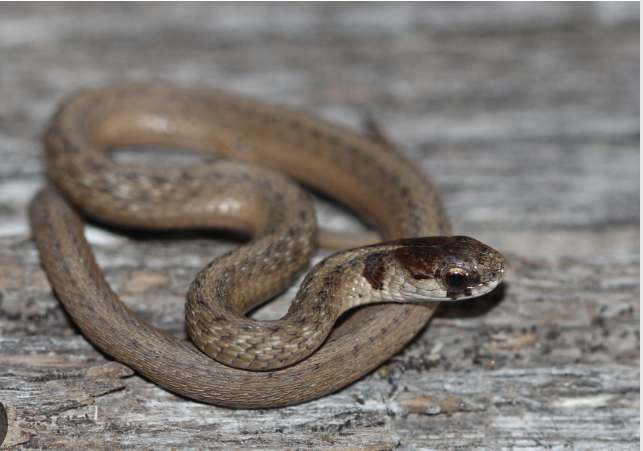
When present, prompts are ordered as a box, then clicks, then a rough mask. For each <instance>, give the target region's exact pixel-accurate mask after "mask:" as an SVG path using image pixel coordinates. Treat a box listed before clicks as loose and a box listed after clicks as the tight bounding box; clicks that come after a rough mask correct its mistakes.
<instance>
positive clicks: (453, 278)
mask: <svg viewBox="0 0 643 451" xmlns="http://www.w3.org/2000/svg"><path fill="white" fill-rule="evenodd" d="M442 280H444V284H445V285H446V286H447V287H448V288H450V289H452V290H460V289H462V288H464V287H466V286H467V283H468V282H469V276H468V274H467V272H466V271H465V270H463V269H462V268H451V269H449V270H448V271H447V272H446V274H445V275H444V278H443V279H442Z"/></svg>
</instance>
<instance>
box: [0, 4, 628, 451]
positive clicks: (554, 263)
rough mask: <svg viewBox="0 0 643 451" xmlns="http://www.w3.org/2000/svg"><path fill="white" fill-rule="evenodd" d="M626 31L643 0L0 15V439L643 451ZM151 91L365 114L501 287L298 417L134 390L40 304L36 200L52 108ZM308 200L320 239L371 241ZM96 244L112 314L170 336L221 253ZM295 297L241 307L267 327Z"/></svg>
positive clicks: (30, 7)
mask: <svg viewBox="0 0 643 451" xmlns="http://www.w3.org/2000/svg"><path fill="white" fill-rule="evenodd" d="M638 17H639V6H638V3H609V4H608V3H592V4H588V3H546V4H539V3H533V4H531V3H520V4H517V3H516V4H512V3H501V4H485V3H474V4H460V3H458V4H443V3H437V4H428V5H427V4H422V3H414V4H407V3H396V4H387V3H380V4H359V5H356V4H355V5H350V4H349V5H342V4H276V5H271V4H231V3H221V4H194V5H179V4H173V3H163V4H154V5H146V4H124V5H119V4H114V5H107V4H91V5H85V4H73V5H71V4H11V3H9V4H2V5H0V59H1V60H2V66H0V95H1V96H2V99H3V101H2V102H0V301H1V304H0V401H1V402H2V403H3V404H4V405H5V407H6V408H7V413H8V415H9V419H10V430H9V435H8V437H7V440H6V442H5V445H4V446H8V447H9V448H10V449H25V448H34V449H45V448H46V449H69V448H83V449H144V448H150V449H172V448H175V449H200V448H204V447H211V448H214V449H297V448H299V449H312V450H321V449H333V450H335V449H337V450H340V449H341V450H345V449H378V450H379V449H393V448H395V449H399V450H418V449H426V450H429V449H430V450H450V449H454V448H457V449H463V450H469V449H470V450H474V449H475V450H480V449H489V450H495V449H515V450H533V449H571V450H592V451H594V450H633V449H638V445H639V440H640V439H639V436H640V433H639V391H640V386H639V353H640V350H639V348H640V327H639V317H640V313H639V302H638V301H639V291H640V289H639V287H640V285H639V284H640V280H639V274H640V269H639V268H640V259H639V232H640V227H639V221H640V210H639V208H638V205H639V202H640V193H639V179H640V172H639V166H640V157H639V151H638V149H639V121H640V111H639V97H638V95H637V93H638V92H639V90H640V86H639V65H638V62H639V51H640V48H639V30H638V25H639V20H638ZM149 79H154V80H164V81H169V82H172V83H179V84H181V83H182V84H198V85H202V86H209V87H214V88H220V89H225V90H229V91H232V92H236V93H239V94H243V95H250V96H254V97H256V98H258V99H260V100H264V101H267V102H273V103H278V104H281V105H284V106H287V107H291V108H298V109H305V110H307V111H310V112H312V113H314V114H317V115H319V116H321V117H323V118H325V119H327V120H331V121H333V122H336V123H340V124H343V125H345V126H348V127H350V128H352V129H355V130H361V129H362V124H363V121H364V118H365V117H366V116H367V115H368V114H371V115H373V116H374V117H376V118H377V120H378V121H379V122H380V124H381V125H382V126H383V127H384V128H385V130H386V131H387V133H388V134H389V135H390V137H391V139H392V140H393V141H395V142H396V143H399V144H400V145H401V146H402V147H403V148H404V150H405V151H406V152H407V154H408V155H409V156H410V157H412V158H414V159H416V160H417V161H418V162H419V164H421V165H422V166H423V167H424V168H425V169H426V170H427V171H428V172H429V173H430V174H431V175H432V176H433V178H434V180H435V181H436V183H437V184H438V185H439V186H440V187H441V189H442V191H443V194H444V198H445V201H446V204H447V208H448V210H449V213H450V215H451V218H452V222H453V224H454V230H455V232H456V233H459V234H467V235H471V236H474V237H476V238H478V239H480V240H481V241H484V242H486V243H488V244H489V245H491V246H492V247H494V248H497V249H498V250H499V251H501V252H502V253H503V254H505V255H506V256H507V257H508V264H509V268H510V271H509V274H508V277H507V280H506V283H505V284H504V286H503V287H502V289H501V290H499V291H498V292H497V293H495V294H494V295H492V296H489V297H487V298H485V299H483V300H482V301H481V302H476V303H474V302H463V303H459V304H454V305H452V306H449V307H448V308H443V309H442V315H441V317H439V318H436V319H434V320H433V321H432V323H431V324H430V326H429V327H428V328H427V329H426V330H425V331H424V332H423V333H422V334H421V335H420V336H419V337H418V338H417V339H416V340H415V341H414V342H413V343H412V345H410V346H409V347H408V348H407V349H406V350H405V351H404V352H403V353H401V354H400V355H398V356H396V357H395V358H394V359H393V360H392V361H390V362H389V363H388V364H387V365H385V366H383V367H381V368H380V369H379V370H378V371H376V372H375V373H373V374H372V375H370V376H368V377H366V378H365V379H363V380H361V381H359V382H357V383H355V384H353V385H351V386H349V387H347V388H346V389H345V390H342V391H341V392H339V393H336V394H334V395H332V396H328V397H326V398H323V399H320V400H317V401H314V402H311V403H307V404H303V405H299V406H293V407H289V408H283V409H271V410H256V411H245V410H232V409H224V408H217V407H213V406H209V405H204V404H199V403H194V402H192V401H189V400H186V399H182V398H180V397H177V396H175V395H173V394H171V393H168V392H166V391H164V390H162V389H160V388H158V387H156V386H155V385H153V384H151V383H150V382H148V381H146V380H144V379H142V378H140V377H138V376H136V375H132V373H131V371H130V370H129V369H127V368H126V367H123V366H122V365H120V364H118V363H116V362H111V361H109V360H108V359H106V358H105V357H104V356H103V355H101V354H100V353H99V352H97V351H96V350H95V349H94V348H93V347H92V346H91V345H90V344H88V343H87V341H85V339H84V338H83V337H82V336H81V335H79V333H78V331H77V329H76V328H75V326H74V325H73V324H71V323H70V321H69V319H68V317H67V316H66V314H65V313H64V311H63V310H62V309H61V307H60V305H59V303H58V301H57V300H56V299H55V297H54V296H53V295H52V293H51V288H50V286H49V284H48V281H47V278H46V276H45V274H44V272H43V270H42V268H41V265H40V259H39V255H38V253H37V250H36V248H35V244H34V242H33V241H32V240H31V238H30V232H29V227H28V223H27V220H26V206H27V203H28V202H29V199H30V198H31V196H32V195H33V194H34V193H35V191H36V190H37V189H38V188H39V187H40V186H42V185H43V184H44V183H45V180H46V176H45V171H44V162H43V157H42V149H41V147H40V143H39V138H40V136H41V134H42V132H43V130H44V127H45V124H46V123H47V120H48V118H49V116H50V115H51V114H52V113H53V111H54V109H55V107H56V106H57V104H58V102H59V101H60V100H61V99H62V98H64V97H66V96H67V95H69V94H70V93H71V92H73V91H74V90H77V89H81V88H87V87H92V86H95V85H98V84H102V83H107V82H114V81H121V80H149ZM118 158H119V159H121V160H127V161H135V162H141V163H142V164H148V163H149V162H150V158H149V154H147V155H146V154H145V152H142V153H133V152H127V151H124V152H121V153H120V154H119V155H118ZM198 158H199V157H196V156H193V155H191V156H190V157H189V158H188V159H191V160H190V161H192V160H194V159H197V160H198ZM164 160H165V161H166V164H177V162H185V161H186V159H185V158H184V157H181V156H178V157H177V156H176V155H172V154H170V155H167V157H166V158H165V159H164ZM168 161H169V163H168ZM155 163H158V161H155ZM318 207H319V211H320V218H321V222H322V223H323V224H325V225H327V226H331V227H335V228H337V229H339V230H360V228H361V227H362V226H361V225H360V224H359V223H357V222H356V221H355V220H354V219H352V218H351V217H350V216H348V215H346V214H345V212H344V211H343V210H342V209H341V208H337V207H335V206H332V205H330V204H327V203H325V202H323V201H320V202H319V204H318ZM87 235H88V237H89V239H90V241H91V242H92V244H93V246H94V250H95V252H96V253H97V258H98V260H99V263H100V264H101V265H102V266H103V267H104V268H105V271H106V273H107V277H108V280H109V281H110V283H112V284H113V286H114V288H115V289H116V290H117V291H118V292H119V293H120V294H121V295H122V296H123V298H124V299H125V301H126V302H128V304H129V305H131V306H132V308H134V309H135V310H136V311H137V313H139V314H141V315H142V316H144V317H145V319H146V320H149V321H152V322H153V323H154V324H157V325H159V326H160V327H162V328H164V329H165V330H168V331H170V332H172V333H175V334H177V335H179V336H184V335H185V330H184V326H183V299H184V295H185V291H186V290H187V286H188V285H189V283H190V281H191V280H192V278H193V277H194V274H196V272H197V271H198V270H199V269H200V268H201V267H202V266H204V265H205V264H207V263H208V262H209V261H210V260H211V259H212V258H213V257H214V256H217V255H221V254H222V253H224V252H226V251H227V250H230V249H232V248H233V247H234V246H235V242H234V240H232V239H231V237H230V236H223V237H222V236H220V235H216V236H213V234H194V235H190V236H188V235H186V234H181V235H175V234H165V235H163V234H151V233H146V232H134V231H119V230H114V229H106V228H102V227H99V226H97V225H95V224H93V225H90V226H88V229H87ZM324 255H326V253H325V252H323V251H320V252H319V253H318V256H317V259H319V258H321V257H322V256H324ZM292 292H293V289H291V290H289V293H286V294H285V295H284V296H282V297H280V298H279V299H278V300H277V301H276V302H275V303H274V304H273V305H272V306H270V307H266V308H264V309H262V310H260V311H258V312H256V313H255V315H256V316H257V317H264V318H265V317H277V316H279V315H280V314H282V313H283V312H284V311H285V309H286V308H287V302H288V299H289V298H290V297H291V296H292Z"/></svg>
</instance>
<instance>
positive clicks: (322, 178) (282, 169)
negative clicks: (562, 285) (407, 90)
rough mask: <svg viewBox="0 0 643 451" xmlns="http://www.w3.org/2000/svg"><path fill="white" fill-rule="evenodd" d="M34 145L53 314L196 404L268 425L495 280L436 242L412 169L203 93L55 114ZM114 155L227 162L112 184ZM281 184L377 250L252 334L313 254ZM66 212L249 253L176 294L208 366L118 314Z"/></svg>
mask: <svg viewBox="0 0 643 451" xmlns="http://www.w3.org/2000/svg"><path fill="white" fill-rule="evenodd" d="M44 142H45V149H46V159H47V164H48V168H49V173H50V176H51V178H52V180H53V182H54V183H55V184H56V185H57V187H48V188H46V189H44V190H43V191H41V192H40V193H39V194H38V195H37V196H36V197H35V198H34V200H33V201H32V204H31V207H30V214H31V219H32V228H33V233H34V236H35V238H36V240H37V242H38V246H39V248H40V251H41V255H42V259H43V262H44V265H45V268H46V270H47V273H48V275H49V277H50V280H51V282H52V285H53V287H54V289H55V291H56V293H57V294H58V297H59V298H60V300H61V301H62V303H63V304H64V306H65V308H66V309H67V311H68V312H69V313H70V315H71V316H72V318H73V319H74V321H75V322H76V324H78V326H79V327H80V329H81V330H82V332H83V333H84V334H85V335H86V336H87V337H88V338H89V340H90V341H92V343H94V344H95V345H96V346H97V347H98V348H100V349H101V350H103V351H104V352H106V353H107V354H109V355H111V356H113V357H114V358H115V359H117V360H118V361H121V362H123V363H125V364H127V365H129V366H130V367H132V368H133V369H135V370H136V371H138V372H140V373H141V374H143V375H145V376H146V377H148V378H150V379H151V380H153V381H154V382H156V383H158V384H159V385H161V386H164V387H166V388H168V389H170V390H172V391H175V392H178V393H180V394H183V395H185V396H188V397H191V398H194V399H198V400H201V401H205V402H210V403H214V404H219V405H226V406H234V407H272V406H283V405H289V404H294V403H298V402H302V401H306V400H309V399H313V398H316V397H319V396H322V395H324V394H327V393H330V392H332V391H335V390H337V389H339V388H341V387H343V386H344V385H346V384H348V383H350V382H352V381H354V380H356V379H357V378H359V377H361V376H363V375H364V374H366V373H367V372H369V371H371V370H372V369H374V368H376V367H377V366H379V365H380V364H381V363H383V362H384V361H386V360H387V359H388V358H390V357H391V356H392V355H393V354H394V353H396V352H398V351H399V350H400V349H401V348H402V347H403V346H404V345H405V344H406V343H407V342H408V341H409V340H410V339H411V338H412V337H413V336H414V335H415V334H416V333H417V332H418V331H419V330H420V329H421V328H422V327H423V326H424V324H425V323H426V322H427V320H428V319H429V318H430V317H431V315H432V314H433V312H434V310H435V308H436V305H437V304H436V303H435V302H430V301H435V300H446V299H461V298H466V297H471V296H476V295H480V294H483V293H485V292H487V291H489V290H491V289H493V287H495V286H496V285H497V284H498V283H499V282H500V280H501V279H502V277H503V274H504V260H503V258H502V256H500V254H498V253H497V252H496V251H494V250H493V249H491V248H489V247H488V246H485V245H483V244H482V243H479V242H478V241H476V240H473V239H471V238H467V237H444V235H450V226H449V222H448V219H447V217H446V214H445V212H444V209H443V207H442V204H441V202H440V200H439V197H438V195H437V194H436V190H435V189H434V187H433V186H432V184H431V183H430V182H429V180H428V179H427V178H426V176H425V175H424V174H423V173H422V171H421V170H419V169H418V168H417V166H416V165H414V164H413V163H412V162H410V161H409V160H407V159H406V158H405V157H404V156H403V155H401V154H400V153H399V152H398V151H396V150H395V149H394V148H392V147H391V146H389V145H386V143H384V142H380V141H376V140H373V139H369V138H366V137H363V136H359V135H356V134H354V133H351V132H348V131H346V130H344V129H342V128H340V127H336V126H332V125H329V124H326V123H324V122H321V121H319V120H317V119H315V118H312V117H310V116H308V115H305V114H302V113H294V112H290V111H286V110H283V109H280V108H276V107H272V106H268V105H265V104H263V103H260V102H256V101H253V100H249V99H243V98H239V97H237V96H233V95H229V94H224V93H220V92H216V91H212V90H207V89H198V88H180V87H175V86H169V85H165V84H157V83H148V84H123V85H114V86H108V87H105V88H102V89H97V90H94V91H88V92H85V93H81V94H78V95H76V96H74V97H72V98H71V99H70V100H69V101H67V102H66V103H65V104H64V105H63V107H62V108H61V109H60V110H59V111H58V112H57V113H56V115H55V116H54V118H53V119H52V121H51V124H50V126H49V129H48V131H47V133H46V135H45V139H44ZM123 145H169V146H176V147H188V148H191V149H194V150H198V151H202V152H206V153H211V154H215V155H218V156H224V157H229V158H233V159H234V160H216V161H214V162H212V163H207V164H202V165H195V166H186V167H177V168H163V169H159V168H142V167H132V166H123V165H119V164H116V163H115V162H114V161H113V160H112V159H111V158H109V156H108V155H106V151H108V150H110V149H113V148H116V147H119V146H123ZM237 160H243V161H245V162H240V161H237ZM257 165H261V166H265V167H258V166H257ZM268 168H271V169H268ZM282 173H283V174H287V176H285V175H283V174H282ZM288 176H290V177H292V178H294V179H296V180H299V181H300V182H301V183H303V184H304V185H307V186H309V187H312V188H313V189H315V190H318V191H320V192H322V193H324V194H326V195H328V196H330V197H332V198H334V199H337V200H338V201H340V202H342V203H344V204H346V205H347V206H348V207H350V208H351V209H353V210H355V211H356V212H357V213H358V214H359V215H360V216H361V217H362V218H363V219H364V220H365V221H367V222H369V223H371V224H373V225H374V226H375V227H376V228H377V229H378V230H379V231H380V232H381V234H382V235H383V236H384V237H385V238H386V239H387V240H391V241H389V242H385V243H381V244H377V245H372V246H367V247H362V248H358V249H351V250H346V251H343V252H340V253H337V254H334V255H332V256H330V257H328V258H327V259H325V260H324V261H322V262H321V263H320V264H318V265H317V266H316V267H315V268H314V269H313V270H312V271H311V272H310V273H309V274H308V275H307V276H306V278H305V279H304V282H303V283H302V286H301V288H300V291H299V293H298V295H297V297H296V298H295V301H294V302H293V304H292V306H291V308H290V310H289V312H288V314H287V315H286V317H284V318H282V319H280V320H276V321H262V322H259V321H255V320H252V319H249V318H247V317H245V316H244V313H245V312H247V311H248V310H249V309H251V308H252V307H254V306H256V305H258V304H260V303H262V302H264V301H265V300H267V299H269V298H271V297H273V296H274V295H276V294H277V293H279V292H280V291H282V290H283V289H285V288H286V287H287V286H288V285H289V284H290V283H291V282H292V280H293V278H295V277H296V276H297V275H298V273H299V272H300V271H301V270H302V268H303V267H305V265H306V264H307V262H308V260H309V258H310V256H311V255H312V253H313V251H314V249H315V246H316V244H317V229H316V225H315V219H314V211H313V208H312V204H311V201H310V199H309V196H308V195H307V193H306V192H305V191H303V190H302V189H301V188H299V187H298V186H297V185H296V184H293V183H292V182H291V181H290V179H289V178H288ZM70 202H71V204H73V205H74V207H72V206H71V205H70ZM76 208H77V209H80V210H81V211H83V213H84V214H85V215H87V216H89V217H93V218H97V219H99V220H101V221H107V222H111V223H116V224H122V225H128V226H137V227H151V228H184V227H187V228H194V227H213V228H232V229H235V230H240V231H243V232H246V233H248V234H250V235H251V236H252V237H253V239H252V240H251V241H250V243H248V244H246V245H243V246H240V247H239V248H237V249H235V250H233V251H232V252H229V253H228V254H225V255H223V256H221V257H220V258H218V259H216V260H215V261H213V262H212V263H211V264H210V265H208V266H207V267H206V268H204V269H203V270H202V271H201V272H200V273H199V275H198V276H197V277H196V279H195V281H194V282H193V283H192V285H191V287H190V290H189V292H188V296H187V299H188V302H187V304H186V321H187V323H188V326H189V328H190V335H191V337H192V339H193V341H194V343H196V344H197V345H198V346H199V347H200V348H201V349H202V350H203V351H204V352H206V353H207V354H209V355H210V356H212V357H213V358H214V359H216V360H214V359H213V358H211V357H210V356H208V355H205V354H204V353H203V352H201V351H200V350H199V349H197V348H196V347H195V346H194V345H193V344H191V343H190V342H185V341H182V340H179V339H178V338H176V337H174V336H173V335H171V334H168V333H166V332H164V331H162V330H160V329H158V328H156V327H154V326H152V325H150V324H148V323H147V322H145V321H144V320H142V319H141V318H140V317H138V316H137V315H136V314H135V313H134V312H132V311H131V310H130V309H129V308H127V307H126V306H125V305H124V304H123V303H122V302H121V301H120V299H119V298H118V296H117V295H116V294H115V293H114V292H113V291H112V290H111V288H110V287H109V285H108V284H107V282H106V281H105V278H104V276H103V274H102V272H101V270H100V268H99V267H98V265H97V264H96V261H95V258H94V256H93V254H92V252H91V249H90V247H89V245H88V244H87V242H86V241H85V239H84V236H83V224H82V220H81V218H80V216H79V214H78V212H77V210H76ZM422 237H425V238H422ZM426 237H428V238H426ZM402 301H412V302H411V303H398V302H402ZM417 301H429V302H424V303H420V302H417ZM380 302H395V303H391V304H377V305H371V306H367V307H364V308H361V309H358V310H357V311H356V312H355V313H352V314H351V316H350V317H349V318H348V319H347V320H346V321H344V322H343V323H342V324H341V325H340V326H339V327H336V328H335V329H333V330H331V328H332V325H333V323H334V321H335V320H336V319H337V317H338V316H339V315H341V314H342V313H343V312H344V311H346V310H347V309H350V308H352V307H355V306H357V305H363V304H368V303H380ZM247 370H262V371H247Z"/></svg>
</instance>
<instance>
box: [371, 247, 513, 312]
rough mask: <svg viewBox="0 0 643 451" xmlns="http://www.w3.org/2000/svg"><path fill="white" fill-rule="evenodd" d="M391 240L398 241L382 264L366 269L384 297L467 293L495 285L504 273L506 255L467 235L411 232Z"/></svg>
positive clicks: (399, 298) (418, 297)
mask: <svg viewBox="0 0 643 451" xmlns="http://www.w3.org/2000/svg"><path fill="white" fill-rule="evenodd" d="M391 244H392V245H394V246H395V247H394V248H393V249H392V250H390V251H389V252H387V253H386V256H385V257H384V256H383V258H381V261H382V262H386V264H384V263H383V264H382V267H381V270H380V271H379V272H377V271H372V268H370V269H371V271H366V270H365V273H364V276H365V277H366V278H367V279H368V280H369V282H370V283H371V285H372V286H373V288H374V289H376V290H379V297H380V298H381V299H382V300H388V301H445V300H456V299H457V300H460V299H468V298H472V297H476V296H480V295H483V294H485V293H488V292H489V291H491V290H493V289H494V288H495V287H496V286H497V285H498V284H499V283H500V282H501V281H502V279H503V277H504V274H505V259H504V258H503V256H502V255H500V254H499V253H498V252H497V251H495V250H493V249H492V248H490V247H489V246H487V245H485V244H482V243H481V242H479V241H477V240H474V239H473V238H469V237H466V236H453V237H426V238H410V239H403V240H398V241H395V242H393V243H391ZM366 266H367V267H368V263H367V265H366ZM369 276H370V279H369Z"/></svg>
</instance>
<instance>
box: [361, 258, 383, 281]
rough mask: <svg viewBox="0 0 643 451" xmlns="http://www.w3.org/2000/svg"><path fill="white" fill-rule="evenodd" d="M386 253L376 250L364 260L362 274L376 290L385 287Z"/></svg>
mask: <svg viewBox="0 0 643 451" xmlns="http://www.w3.org/2000/svg"><path fill="white" fill-rule="evenodd" d="M383 262H384V254H383V253H382V252H376V253H374V254H371V255H369V256H368V257H366V261H365V262H364V270H363V271H362V275H363V276H364V278H365V279H366V280H368V283H370V284H371V286H372V287H373V288H375V289H376V290H381V289H382V288H383V287H384V284H383V279H384V265H383Z"/></svg>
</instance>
